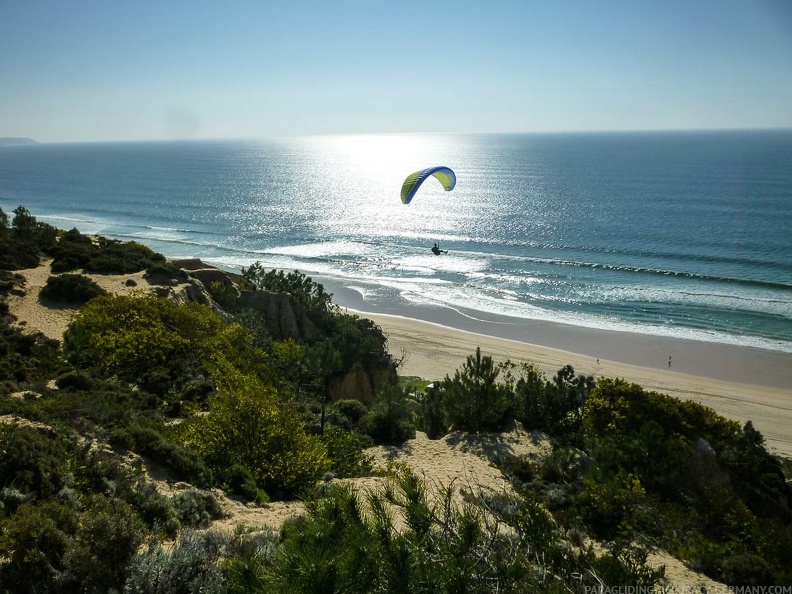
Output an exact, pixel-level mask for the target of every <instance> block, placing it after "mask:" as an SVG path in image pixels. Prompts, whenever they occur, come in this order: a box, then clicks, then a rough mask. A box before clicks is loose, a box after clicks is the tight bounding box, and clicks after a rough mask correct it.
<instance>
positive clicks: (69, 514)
mask: <svg viewBox="0 0 792 594" xmlns="http://www.w3.org/2000/svg"><path fill="white" fill-rule="evenodd" d="M77 524H78V517H77V514H76V513H75V512H74V511H73V510H71V509H69V508H68V507H66V506H64V505H61V504H59V503H55V502H53V501H49V502H45V503H40V504H36V503H23V504H22V505H21V506H19V509H18V510H17V512H16V513H15V514H14V515H13V516H11V517H10V518H6V519H5V520H3V521H2V522H0V557H3V558H4V560H5V562H4V563H2V564H0V584H3V585H14V584H16V585H17V587H18V589H17V590H16V591H17V592H28V591H30V590H29V589H28V588H27V587H26V586H27V585H30V584H36V587H37V588H38V589H39V590H38V591H41V592H58V591H60V581H61V580H62V578H63V577H64V573H65V570H66V566H65V564H64V558H65V556H66V552H67V551H68V550H69V549H70V548H71V547H72V546H73V535H74V533H75V532H76V531H77ZM23 585H24V586H23ZM12 591H13V590H12Z"/></svg>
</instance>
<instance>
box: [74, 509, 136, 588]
mask: <svg viewBox="0 0 792 594" xmlns="http://www.w3.org/2000/svg"><path fill="white" fill-rule="evenodd" d="M144 533H145V526H144V525H143V522H141V520H140V518H139V517H138V515H137V514H136V513H135V511H134V510H133V509H132V508H131V507H130V506H129V505H128V504H127V503H125V502H124V501H121V500H120V499H108V498H107V497H105V496H103V495H94V496H91V497H89V498H88V499H87V500H86V502H85V511H84V512H83V513H81V514H80V523H79V525H78V529H77V531H76V534H75V539H74V540H73V541H72V542H71V543H70V544H71V546H69V548H68V550H67V551H66V555H65V557H64V564H65V565H66V567H67V568H68V570H69V578H71V579H69V580H68V581H73V582H75V585H79V587H80V589H81V590H83V591H89V592H90V591H97V592H98V591H107V590H110V589H112V588H115V589H117V590H120V589H121V588H122V587H123V585H124V581H125V572H126V566H127V563H128V562H129V560H130V559H131V558H132V557H133V556H134V555H135V554H136V553H137V550H138V548H139V547H140V545H141V544H142V543H143V535H144ZM110 559H112V562H110ZM64 581H67V580H64Z"/></svg>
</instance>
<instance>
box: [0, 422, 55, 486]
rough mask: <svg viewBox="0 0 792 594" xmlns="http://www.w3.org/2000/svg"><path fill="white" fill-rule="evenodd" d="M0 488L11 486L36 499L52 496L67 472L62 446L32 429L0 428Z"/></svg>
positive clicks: (51, 436)
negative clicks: (0, 453) (0, 486)
mask: <svg viewBox="0 0 792 594" xmlns="http://www.w3.org/2000/svg"><path fill="white" fill-rule="evenodd" d="M0 452H2V453H3V455H2V456H0V485H13V487H14V488H15V489H17V490H20V491H22V492H23V493H26V494H30V495H32V496H33V497H34V498H37V499H46V498H48V497H51V496H53V495H55V494H56V493H57V492H58V491H59V490H60V489H61V488H62V487H63V486H64V484H65V482H64V481H65V477H66V474H67V472H68V470H69V463H68V455H67V451H66V448H65V445H64V443H63V442H62V441H61V440H60V439H59V438H58V437H57V436H56V435H54V434H51V433H45V432H43V431H41V430H39V429H34V428H32V427H19V426H16V425H0Z"/></svg>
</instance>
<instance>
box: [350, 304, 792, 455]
mask: <svg viewBox="0 0 792 594" xmlns="http://www.w3.org/2000/svg"><path fill="white" fill-rule="evenodd" d="M349 311H350V312H351V313H356V314H358V315H360V316H363V317H367V318H370V319H371V320H373V321H374V322H375V323H376V324H378V325H379V326H380V327H381V328H382V330H383V331H384V333H385V335H386V336H387V338H388V349H389V351H390V352H391V353H392V354H393V355H395V356H396V357H397V358H398V357H401V356H404V361H403V364H402V366H401V368H400V370H399V373H400V374H402V375H408V376H417V377H422V378H425V379H427V380H430V381H431V380H438V379H442V378H443V377H445V375H446V374H448V375H452V376H453V374H454V371H455V370H456V369H458V368H460V367H461V366H462V364H463V363H464V362H465V359H466V357H467V356H468V355H470V354H473V353H474V352H475V349H476V347H477V346H480V347H481V350H482V353H483V354H485V355H490V356H492V357H493V359H495V360H496V361H505V360H506V359H510V360H511V361H512V362H515V363H521V362H529V363H533V364H534V365H535V366H536V367H537V368H539V369H541V370H542V371H543V372H545V373H546V374H547V375H548V376H552V375H554V374H555V372H556V371H558V370H559V369H560V368H561V367H563V366H564V365H567V364H570V365H572V366H573V367H574V368H575V371H576V372H577V373H585V374H590V375H593V376H595V377H597V378H602V377H618V378H624V379H626V380H628V381H630V382H635V383H637V384H640V385H641V386H643V387H644V388H646V389H648V390H655V391H658V392H662V393H664V394H670V395H672V396H676V397H678V398H684V399H692V400H695V401H696V402H700V403H701V404H704V405H706V406H709V407H712V408H714V409H715V410H716V411H717V412H719V413H720V414H722V415H724V416H726V417H728V418H730V419H734V420H736V421H739V422H741V423H744V422H745V421H748V420H750V421H752V422H753V424H754V426H755V427H756V428H757V429H759V430H760V431H761V432H762V434H763V435H764V437H765V439H766V441H767V445H768V447H769V448H770V449H771V450H772V451H776V452H777V453H780V454H784V455H792V389H790V388H788V387H784V386H792V355H790V354H788V353H781V352H777V351H764V350H760V349H748V348H742V347H735V346H730V345H722V344H716V343H699V342H691V341H683V340H673V339H665V338H662V337H656V336H647V335H639V334H629V333H619V332H607V331H598V330H590V329H584V328H575V327H571V326H570V327H561V328H551V329H550V331H549V332H546V333H541V332H539V331H537V330H536V328H541V327H542V326H543V325H542V324H538V325H536V328H535V329H534V330H533V331H532V333H531V336H532V337H533V338H534V339H535V340H537V341H540V340H543V339H544V340H545V342H544V343H541V342H539V343H528V342H523V341H518V340H512V339H506V338H499V337H496V336H491V335H487V334H482V333H478V332H470V331H466V330H461V329H457V328H452V327H450V326H445V325H441V324H436V323H431V322H427V321H421V320H416V319H410V318H405V317H401V316H395V315H388V314H376V313H364V312H360V311H355V310H349ZM546 326H549V325H546ZM559 335H561V336H563V337H564V338H565V340H569V339H574V337H578V339H579V341H580V344H581V345H582V346H583V347H590V346H591V345H592V344H594V345H595V346H596V347H597V348H598V352H603V353H610V354H612V355H616V357H614V358H605V357H599V360H598V358H597V357H596V356H591V355H588V354H580V353H577V352H573V351H570V350H564V349H560V348H555V347H554V346H548V344H547V343H552V341H553V340H557V336H559ZM570 337H571V338H570ZM667 352H673V353H674V355H673V359H672V366H671V368H668V366H667V361H668V355H665V353H667ZM620 353H628V354H629V355H630V356H629V357H626V356H625V357H618V355H619V354H620ZM664 356H665V360H663V357H664ZM641 357H643V359H642V358H641ZM625 359H626V361H625ZM634 361H643V364H642V365H641V364H637V363H635V362H634ZM663 363H665V367H664V366H663ZM694 370H695V371H696V372H695V373H694V372H693V371H694ZM735 377H740V378H744V381H734V379H733V378H735Z"/></svg>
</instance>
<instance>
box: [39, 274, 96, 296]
mask: <svg viewBox="0 0 792 594" xmlns="http://www.w3.org/2000/svg"><path fill="white" fill-rule="evenodd" d="M100 295H107V291H105V290H104V289H103V288H102V287H100V286H99V285H97V284H96V283H95V282H94V281H93V280H91V279H90V278H88V277H87V276H85V275H82V274H61V275H59V276H50V277H49V278H48V279H47V284H46V285H45V286H44V288H43V289H41V296H42V297H44V298H47V299H52V300H54V301H62V302H66V303H85V302H86V301H89V300H91V299H93V298H94V297H98V296H100Z"/></svg>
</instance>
